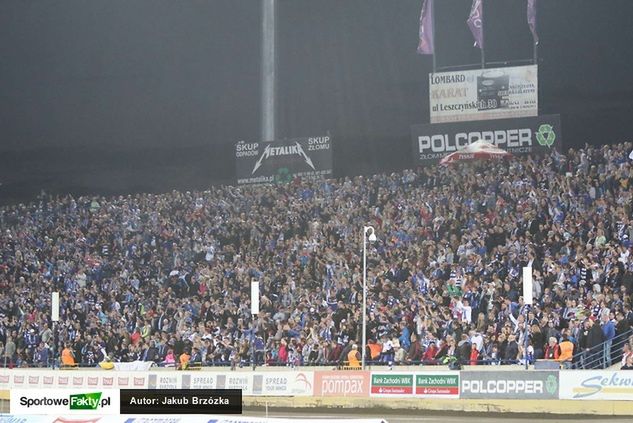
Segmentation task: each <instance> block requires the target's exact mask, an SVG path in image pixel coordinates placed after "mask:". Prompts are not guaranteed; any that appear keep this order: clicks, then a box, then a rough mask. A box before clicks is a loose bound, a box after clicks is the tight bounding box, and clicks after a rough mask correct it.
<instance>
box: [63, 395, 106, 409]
mask: <svg viewBox="0 0 633 423" xmlns="http://www.w3.org/2000/svg"><path fill="white" fill-rule="evenodd" d="M100 401H101V392H93V393H91V394H77V395H71V396H70V409H71V410H96V409H97V407H98V406H99V403H100Z"/></svg>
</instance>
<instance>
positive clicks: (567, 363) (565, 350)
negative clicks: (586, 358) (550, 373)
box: [556, 335, 574, 369]
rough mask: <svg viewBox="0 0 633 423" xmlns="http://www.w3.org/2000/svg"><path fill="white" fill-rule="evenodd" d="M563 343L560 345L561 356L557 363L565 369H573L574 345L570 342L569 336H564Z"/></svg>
mask: <svg viewBox="0 0 633 423" xmlns="http://www.w3.org/2000/svg"><path fill="white" fill-rule="evenodd" d="M562 339H563V340H562V342H561V343H560V344H559V349H560V354H559V355H558V358H556V361H558V362H560V363H561V364H562V365H563V368H564V369H568V368H570V367H571V362H572V358H573V356H574V344H573V342H571V341H570V340H569V337H568V336H567V335H563V338H562Z"/></svg>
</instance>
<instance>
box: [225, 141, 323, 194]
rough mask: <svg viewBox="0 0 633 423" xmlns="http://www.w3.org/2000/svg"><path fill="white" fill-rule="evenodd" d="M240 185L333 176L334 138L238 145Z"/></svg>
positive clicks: (236, 157)
mask: <svg viewBox="0 0 633 423" xmlns="http://www.w3.org/2000/svg"><path fill="white" fill-rule="evenodd" d="M235 160H236V163H235V169H236V174H237V183H238V184H265V183H287V182H290V181H292V180H293V179H294V178H296V177H300V178H302V179H320V178H323V177H325V178H329V177H331V176H332V138H331V137H330V136H329V135H322V136H314V137H301V138H291V139H285V140H277V141H265V142H246V141H240V142H238V143H237V144H236V145H235Z"/></svg>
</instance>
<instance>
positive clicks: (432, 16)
mask: <svg viewBox="0 0 633 423" xmlns="http://www.w3.org/2000/svg"><path fill="white" fill-rule="evenodd" d="M431 21H432V22H433V73H435V72H436V71H437V62H436V60H435V54H436V53H437V52H436V51H435V4H433V7H432V8H431Z"/></svg>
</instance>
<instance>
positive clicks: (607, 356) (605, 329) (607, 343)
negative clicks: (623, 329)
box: [601, 312, 615, 368]
mask: <svg viewBox="0 0 633 423" xmlns="http://www.w3.org/2000/svg"><path fill="white" fill-rule="evenodd" d="M601 323H602V333H603V335H604V349H603V358H602V360H603V362H604V367H605V368H606V367H609V366H611V344H612V342H613V338H615V324H614V323H613V321H612V320H611V319H610V318H609V314H608V313H605V312H603V313H602V317H601Z"/></svg>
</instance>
